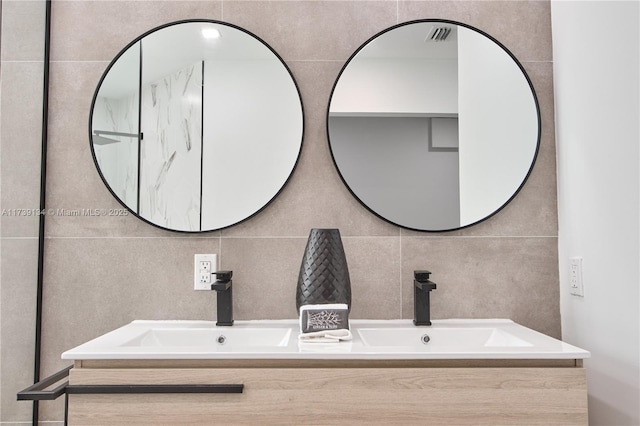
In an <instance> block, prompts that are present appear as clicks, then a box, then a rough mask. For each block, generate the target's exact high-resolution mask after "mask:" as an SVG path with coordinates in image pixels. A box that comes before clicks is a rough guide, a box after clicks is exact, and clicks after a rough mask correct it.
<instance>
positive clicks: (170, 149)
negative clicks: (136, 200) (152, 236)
mask: <svg viewBox="0 0 640 426" xmlns="http://www.w3.org/2000/svg"><path fill="white" fill-rule="evenodd" d="M201 85H202V66H201V63H199V62H198V63H196V64H193V65H191V66H188V67H186V68H184V69H181V70H179V71H177V72H175V73H173V74H170V75H167V76H165V77H164V78H162V79H160V80H158V81H154V82H151V83H149V84H146V85H143V87H142V108H141V129H142V132H143V134H144V138H143V140H142V147H141V151H140V215H141V216H142V217H144V218H146V219H147V220H150V221H151V222H153V223H155V224H157V225H160V226H162V227H165V228H171V229H176V230H181V231H197V230H199V229H200V176H201V152H202V151H201V139H202V136H201V133H202V130H201V129H202V86H201Z"/></svg>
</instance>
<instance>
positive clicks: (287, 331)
mask: <svg viewBox="0 0 640 426" xmlns="http://www.w3.org/2000/svg"><path fill="white" fill-rule="evenodd" d="M290 338H291V328H290V327H273V328H236V327H211V328H151V329H149V330H147V331H145V332H143V333H142V334H141V335H139V336H136V337H135V338H133V339H131V340H129V341H127V342H125V343H123V344H121V345H120V346H121V347H131V346H135V347H194V348H195V347H203V346H213V347H217V346H224V347H225V348H241V347H273V346H275V347H278V346H287V345H288V344H289V339H290Z"/></svg>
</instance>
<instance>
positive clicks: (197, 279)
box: [193, 254, 218, 290]
mask: <svg viewBox="0 0 640 426" xmlns="http://www.w3.org/2000/svg"><path fill="white" fill-rule="evenodd" d="M217 265H218V256H217V255H215V254H196V255H195V256H194V262H193V289H194V290H211V284H212V283H213V277H212V275H211V274H212V273H213V272H216V271H217V270H218V267H217Z"/></svg>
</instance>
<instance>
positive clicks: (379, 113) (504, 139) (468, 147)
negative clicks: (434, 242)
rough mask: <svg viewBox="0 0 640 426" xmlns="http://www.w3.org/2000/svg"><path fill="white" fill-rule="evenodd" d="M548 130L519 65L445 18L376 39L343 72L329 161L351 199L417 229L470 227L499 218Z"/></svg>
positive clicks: (486, 38) (334, 102) (330, 121)
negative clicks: (541, 136) (544, 125)
mask: <svg viewBox="0 0 640 426" xmlns="http://www.w3.org/2000/svg"><path fill="white" fill-rule="evenodd" d="M540 128H541V123H540V109H539V105H538V100H537V97H536V94H535V91H534V88H533V85H532V83H531V80H530V79H529V76H528V75H527V73H526V72H525V70H524V68H523V67H522V65H521V64H520V63H519V62H518V60H517V59H516V58H515V56H514V55H513V54H512V53H511V52H509V50H507V48H506V47H504V46H503V45H502V44H501V43H500V42H498V41H497V40H496V39H494V38H493V37H491V36H490V35H488V34H487V33H485V32H483V31H481V30H479V29H477V28H474V27H471V26H469V25H466V24H463V23H460V22H455V21H450V20H443V19H425V20H417V21H410V22H405V23H401V24H399V25H396V26H393V27H391V28H388V29H386V30H384V31H382V32H380V33H379V34H377V35H375V36H374V37H372V38H371V39H369V40H368V41H367V42H366V43H364V44H363V45H362V46H361V47H360V48H358V50H356V52H355V53H354V54H353V55H352V56H351V57H350V58H349V60H348V61H347V62H346V64H345V65H344V67H343V69H342V70H341V72H340V74H339V75H338V78H337V79H336V82H335V84H334V86H333V90H332V93H331V98H330V100H329V106H328V111H327V134H328V137H329V146H330V149H331V155H332V157H333V161H334V163H335V166H336V168H337V170H338V172H339V174H340V176H341V178H342V180H343V182H344V183H345V185H346V186H347V187H348V188H349V190H350V191H351V193H352V194H353V195H354V196H355V197H356V198H357V199H358V200H359V201H360V202H361V203H362V204H363V205H364V206H365V207H366V208H367V209H369V210H370V211H371V212H373V213H374V214H376V215H377V216H379V217H381V218H382V219H384V220H386V221H388V222H391V223H393V224H396V225H398V226H401V227H403V228H408V229H413V230H418V231H432V232H437V231H450V230H455V229H460V228H465V227H468V226H471V225H474V224H477V223H479V222H481V221H483V220H485V219H487V218H488V217H491V216H492V215H494V214H495V213H497V212H498V211H500V210H501V209H502V208H503V207H504V206H505V205H506V204H507V203H509V202H510V201H511V200H512V199H513V198H514V197H515V196H516V194H517V193H518V192H519V191H520V189H521V188H522V186H523V185H524V183H525V181H526V180H527V178H528V176H529V174H530V172H531V170H532V168H533V165H534V163H535V159H536V156H537V153H538V148H539V145H540Z"/></svg>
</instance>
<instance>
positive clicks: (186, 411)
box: [62, 319, 589, 425]
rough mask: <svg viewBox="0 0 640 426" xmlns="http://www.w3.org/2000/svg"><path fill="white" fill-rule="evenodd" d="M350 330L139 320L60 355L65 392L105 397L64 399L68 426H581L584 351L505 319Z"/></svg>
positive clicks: (359, 323)
mask: <svg viewBox="0 0 640 426" xmlns="http://www.w3.org/2000/svg"><path fill="white" fill-rule="evenodd" d="M350 328H351V333H352V336H353V339H352V340H351V341H346V342H337V343H307V342H300V341H299V340H298V335H299V333H300V331H299V324H298V321H297V320H261V321H236V322H235V324H234V326H232V327H221V326H215V323H214V322H208V321H134V322H132V323H130V324H127V325H125V326H123V327H121V328H119V329H117V330H114V331H112V332H109V333H107V334H105V335H103V336H100V337H98V338H96V339H94V340H91V341H89V342H87V343H84V344H82V345H80V346H78V347H76V348H74V349H71V350H69V351H67V352H65V353H63V354H62V358H63V359H66V360H73V362H74V365H73V368H72V369H71V370H70V372H69V373H70V374H69V385H70V388H75V389H76V390H78V389H83V387H84V388H86V389H94V390H95V389H98V390H95V393H94V392H93V391H89V392H74V393H72V394H70V395H68V397H69V401H68V410H69V411H68V418H69V422H70V424H82V425H90V424H132V423H135V424H345V423H360V424H445V423H446V424H474V425H480V424H486V425H499V424H505V425H506V424H509V425H513V424H558V425H570V424H587V385H586V374H585V370H584V368H583V366H582V361H583V359H584V358H588V357H589V352H587V351H585V350H582V349H580V348H577V347H575V346H572V345H569V344H567V343H564V342H561V341H559V340H556V339H553V338H551V337H549V336H546V335H543V334H541V333H538V332H536V331H534V330H531V329H529V328H526V327H523V326H521V325H519V324H516V323H514V322H513V321H510V320H500V319H496V320H490V319H487V320H481V319H474V320H466V319H465V320H463V319H450V320H434V321H433V325H432V326H431V327H417V326H414V325H413V323H412V322H411V321H410V320H351V321H350ZM158 385H159V386H165V387H166V388H165V389H169V390H168V391H166V392H165V391H163V392H162V393H156V392H159V391H156V392H154V391H153V390H152V391H151V393H147V392H141V393H138V392H137V391H136V390H135V388H136V387H137V386H140V387H141V388H144V386H148V387H149V388H148V389H152V388H153V386H158ZM172 385H173V386H176V389H178V388H179V387H181V390H179V391H176V393H172V392H171V390H170V386H172ZM207 385H209V386H211V385H214V386H218V387H219V388H215V387H214V390H213V391H212V392H213V393H200V392H199V391H198V387H199V386H200V387H202V386H205V387H206V386H207ZM101 387H102V388H101ZM105 387H107V388H108V387H113V388H114V389H116V388H117V389H120V391H118V392H112V391H107V392H105V393H102V392H100V391H99V389H103V390H104V388H105ZM215 389H218V390H215Z"/></svg>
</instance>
